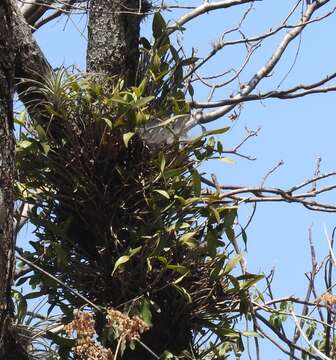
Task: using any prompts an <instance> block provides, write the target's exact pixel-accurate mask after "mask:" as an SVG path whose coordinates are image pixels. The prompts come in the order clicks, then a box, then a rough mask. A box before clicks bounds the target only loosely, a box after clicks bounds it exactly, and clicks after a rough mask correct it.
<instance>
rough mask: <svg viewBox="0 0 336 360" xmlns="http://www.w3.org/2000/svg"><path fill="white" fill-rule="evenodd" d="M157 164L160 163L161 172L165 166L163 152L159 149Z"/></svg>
mask: <svg viewBox="0 0 336 360" xmlns="http://www.w3.org/2000/svg"><path fill="white" fill-rule="evenodd" d="M159 165H160V171H161V173H163V171H164V169H165V167H166V158H165V156H164V153H163V152H162V151H161V152H160V154H159Z"/></svg>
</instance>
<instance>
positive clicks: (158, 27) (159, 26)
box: [152, 11, 167, 39]
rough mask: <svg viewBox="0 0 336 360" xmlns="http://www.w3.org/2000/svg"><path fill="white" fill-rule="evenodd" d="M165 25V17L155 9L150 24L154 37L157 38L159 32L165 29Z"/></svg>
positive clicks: (159, 34)
mask: <svg viewBox="0 0 336 360" xmlns="http://www.w3.org/2000/svg"><path fill="white" fill-rule="evenodd" d="M166 27H167V25H166V21H165V19H164V18H163V16H162V15H161V14H160V12H159V11H157V12H156V13H155V14H154V18H153V24H152V31H153V36H154V39H158V38H159V37H160V36H161V34H162V33H163V32H164V31H165V29H166Z"/></svg>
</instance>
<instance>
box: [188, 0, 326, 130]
mask: <svg viewBox="0 0 336 360" xmlns="http://www.w3.org/2000/svg"><path fill="white" fill-rule="evenodd" d="M329 1H330V0H322V1H319V2H317V1H314V2H312V3H311V4H310V5H309V6H307V9H306V11H305V13H304V14H303V16H302V19H301V20H300V21H299V23H297V24H296V25H295V26H294V27H293V28H292V29H291V30H290V31H288V32H287V33H286V34H285V35H284V37H283V39H282V40H281V41H280V43H279V44H278V46H277V47H276V49H275V51H274V52H273V54H272V56H271V57H270V59H269V60H268V61H267V63H266V64H265V65H264V66H263V67H261V68H260V69H259V70H258V71H257V72H256V73H255V74H254V76H253V77H252V78H251V79H250V80H249V81H248V82H247V83H246V84H244V86H242V87H241V89H240V91H239V93H238V94H237V95H235V96H233V98H232V100H234V101H237V103H241V102H243V98H245V97H247V96H248V95H250V93H251V92H252V91H253V90H254V89H255V88H256V86H257V85H258V84H259V82H260V81H261V80H263V79H265V78H266V77H267V76H268V75H269V74H270V73H271V72H272V70H273V69H274V67H275V66H276V65H277V63H278V62H279V61H280V59H281V58H282V55H283V54H284V52H285V50H286V49H287V47H288V46H289V44H290V43H291V42H292V41H293V40H294V39H295V38H296V37H297V36H298V35H299V34H301V32H302V31H303V29H304V28H305V27H306V25H307V23H308V22H309V21H310V20H311V18H312V15H313V14H314V12H315V11H316V10H317V9H318V8H320V7H322V6H323V5H325V4H327V3H328V2H329ZM234 107H235V105H234V104H231V105H230V104H229V105H223V106H221V107H219V108H218V109H216V110H213V111H211V112H209V113H202V112H196V113H195V114H194V115H193V116H192V117H191V119H190V120H189V122H188V124H187V128H192V127H193V126H195V125H197V124H200V123H201V124H205V123H208V122H211V121H214V120H216V119H218V118H220V117H222V116H223V115H225V114H227V113H228V112H230V111H231V110H232V109H233V108H234Z"/></svg>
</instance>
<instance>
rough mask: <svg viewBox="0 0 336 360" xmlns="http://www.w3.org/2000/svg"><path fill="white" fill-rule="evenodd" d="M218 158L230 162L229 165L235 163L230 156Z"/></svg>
mask: <svg viewBox="0 0 336 360" xmlns="http://www.w3.org/2000/svg"><path fill="white" fill-rule="evenodd" d="M220 160H221V161H224V162H226V163H227V164H230V165H234V164H235V163H236V161H235V160H233V159H230V158H228V157H226V156H224V157H221V158H220Z"/></svg>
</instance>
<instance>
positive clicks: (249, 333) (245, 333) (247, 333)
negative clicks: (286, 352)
mask: <svg viewBox="0 0 336 360" xmlns="http://www.w3.org/2000/svg"><path fill="white" fill-rule="evenodd" d="M241 334H242V335H243V336H246V337H255V338H260V337H262V336H261V335H260V334H258V333H257V332H256V331H242V332H241Z"/></svg>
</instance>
